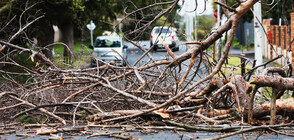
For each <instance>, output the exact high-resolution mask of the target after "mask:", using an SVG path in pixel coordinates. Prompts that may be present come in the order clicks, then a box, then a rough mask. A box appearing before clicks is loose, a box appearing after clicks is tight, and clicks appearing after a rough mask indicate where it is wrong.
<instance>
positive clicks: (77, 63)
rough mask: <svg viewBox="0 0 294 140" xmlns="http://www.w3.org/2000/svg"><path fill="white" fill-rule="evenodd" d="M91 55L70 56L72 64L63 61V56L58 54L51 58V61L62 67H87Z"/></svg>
mask: <svg viewBox="0 0 294 140" xmlns="http://www.w3.org/2000/svg"><path fill="white" fill-rule="evenodd" d="M90 61H91V57H90V56H82V55H80V56H75V57H73V58H72V64H66V63H64V57H63V56H58V57H54V58H53V63H54V64H56V65H57V66H58V67H60V68H63V69H69V68H77V67H87V66H89V65H90Z"/></svg>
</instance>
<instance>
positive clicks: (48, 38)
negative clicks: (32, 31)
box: [37, 25, 54, 60]
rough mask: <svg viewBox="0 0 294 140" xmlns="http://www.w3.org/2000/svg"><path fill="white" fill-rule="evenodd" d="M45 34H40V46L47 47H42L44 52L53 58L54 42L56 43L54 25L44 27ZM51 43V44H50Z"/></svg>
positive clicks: (38, 38)
mask: <svg viewBox="0 0 294 140" xmlns="http://www.w3.org/2000/svg"><path fill="white" fill-rule="evenodd" d="M42 30H43V35H41V36H38V37H37V40H38V46H39V47H46V48H42V53H43V54H44V55H45V56H46V57H47V58H48V59H50V60H52V59H53V54H52V50H53V45H50V44H53V43H54V30H53V26H52V25H48V26H47V27H45V28H43V29H42ZM48 45H49V46H48Z"/></svg>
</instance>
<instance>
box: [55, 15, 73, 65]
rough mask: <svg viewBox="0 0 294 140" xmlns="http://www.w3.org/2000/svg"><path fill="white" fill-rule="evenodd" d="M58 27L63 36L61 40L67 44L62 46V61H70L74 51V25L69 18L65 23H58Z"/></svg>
mask: <svg viewBox="0 0 294 140" xmlns="http://www.w3.org/2000/svg"><path fill="white" fill-rule="evenodd" d="M58 26H59V27H60V31H61V34H62V37H63V42H64V43H65V44H66V45H67V46H65V47H64V52H63V56H64V62H65V63H68V64H70V63H72V56H73V53H74V31H73V30H74V25H73V23H72V22H71V21H70V20H69V21H68V22H66V23H63V24H60V25H58Z"/></svg>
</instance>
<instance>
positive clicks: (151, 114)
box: [0, 0, 294, 132]
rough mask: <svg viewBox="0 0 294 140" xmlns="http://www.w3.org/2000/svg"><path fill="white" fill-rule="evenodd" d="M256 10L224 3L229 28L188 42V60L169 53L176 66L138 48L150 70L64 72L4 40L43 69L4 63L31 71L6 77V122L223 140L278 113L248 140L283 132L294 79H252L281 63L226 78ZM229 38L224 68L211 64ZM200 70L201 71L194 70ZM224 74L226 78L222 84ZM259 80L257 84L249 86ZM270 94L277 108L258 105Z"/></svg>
mask: <svg viewBox="0 0 294 140" xmlns="http://www.w3.org/2000/svg"><path fill="white" fill-rule="evenodd" d="M177 2H178V1H175V3H177ZM256 2H257V0H248V1H244V2H241V3H240V6H239V7H238V8H236V9H230V8H228V7H227V6H226V5H225V4H224V3H220V2H218V4H220V5H222V6H223V7H224V9H223V10H224V13H225V14H226V15H227V16H228V17H229V18H228V20H227V22H226V23H225V24H224V25H223V26H221V27H220V28H218V29H217V30H216V31H214V32H213V33H212V34H211V35H210V36H209V37H208V38H207V39H206V40H204V41H202V42H188V43H187V44H192V46H191V47H190V49H189V50H188V51H187V52H185V53H183V54H181V55H180V56H177V55H175V54H174V53H173V52H172V51H171V50H170V49H169V47H168V46H167V45H164V46H165V49H166V50H167V53H168V55H169V56H170V57H169V59H168V60H164V61H156V60H155V59H154V58H152V56H151V55H148V52H149V51H150V50H152V47H151V48H150V50H148V51H146V50H145V49H144V48H143V47H141V46H139V45H138V44H135V43H134V42H133V43H134V45H136V46H138V47H139V48H140V49H142V50H143V51H144V54H143V55H144V56H145V55H147V56H148V57H149V58H150V61H148V62H147V63H145V64H141V65H137V66H126V67H120V66H114V65H112V64H105V65H103V66H98V67H94V68H82V69H67V70H63V69H61V68H59V67H58V66H56V65H55V64H54V63H53V62H52V61H51V60H49V59H48V58H46V57H45V55H43V54H42V52H41V51H35V50H32V49H27V48H24V47H21V46H18V45H15V44H12V43H10V41H7V40H6V41H5V40H0V44H1V48H2V49H5V48H9V49H10V50H12V51H10V52H13V53H14V54H18V53H27V54H29V58H30V60H29V61H33V62H34V63H36V67H38V68H37V69H31V68H27V67H25V66H23V65H19V64H18V63H16V62H15V61H13V60H12V59H10V58H9V57H10V56H11V54H12V53H7V54H5V55H4V56H3V57H5V58H6V59H5V60H7V61H3V62H1V63H3V64H6V65H8V64H9V65H14V66H18V67H19V68H21V69H23V73H19V72H10V71H5V70H0V71H1V73H2V77H3V78H4V79H5V81H4V80H3V81H4V82H2V83H1V85H0V91H1V92H0V99H1V101H0V104H1V108H0V114H2V115H1V116H0V117H1V119H2V120H15V119H16V118H18V117H20V116H22V115H29V114H33V115H34V116H36V115H38V116H39V117H40V120H42V121H43V122H44V123H49V122H55V121H59V122H60V123H62V124H63V125H66V124H68V123H72V124H73V125H78V124H81V123H82V124H84V123H85V122H86V120H87V122H91V125H94V124H96V125H97V124H116V123H119V124H121V125H124V124H125V125H127V124H134V125H135V126H146V125H176V126H178V127H182V128H185V129H193V130H207V131H219V132H223V131H235V130H236V129H237V130H238V128H240V127H234V126H232V127H229V128H224V127H226V126H225V125H222V124H233V123H236V121H237V122H238V121H240V120H241V122H242V124H243V123H244V122H246V121H247V122H248V123H249V124H255V125H256V124H262V123H263V122H261V121H258V120H259V119H264V116H266V115H268V114H270V113H271V117H270V124H271V125H270V126H267V127H256V128H255V127H254V129H253V128H248V130H246V129H244V131H243V132H246V131H250V130H255V129H265V128H271V127H273V128H275V127H277V126H275V125H274V124H275V123H279V121H278V120H277V119H276V113H283V114H286V116H288V117H291V116H292V115H291V114H292V112H293V108H294V105H293V98H289V99H284V100H280V99H279V98H280V97H281V96H282V95H283V94H284V93H285V91H288V90H293V89H294V79H293V78H289V76H290V74H289V73H288V72H287V70H285V69H282V68H266V69H264V71H263V75H259V76H253V77H252V73H253V72H255V71H256V70H257V69H258V68H260V67H263V66H266V65H267V64H268V63H269V62H272V61H274V60H276V59H279V58H280V56H279V57H277V58H274V59H273V60H271V61H269V62H267V63H265V64H263V65H259V66H255V63H254V62H253V64H252V65H253V68H252V69H250V70H248V72H247V73H246V74H245V75H243V76H240V75H230V76H225V75H224V73H223V72H222V71H221V68H222V66H223V64H224V62H225V60H226V59H227V58H228V57H229V56H228V53H229V50H230V46H231V43H232V41H233V38H234V34H235V32H236V29H237V26H238V24H239V22H240V19H241V17H242V16H243V15H244V14H245V13H246V12H247V11H248V10H249V9H250V8H251V7H252V6H253V5H254V4H255V3H256ZM172 6H174V5H172ZM169 9H170V10H172V9H173V8H172V7H171V8H169ZM24 27H25V26H24ZM228 31H230V32H229V37H228V39H227V40H226V43H225V46H224V50H223V55H222V57H221V58H220V60H219V61H218V62H209V59H206V57H205V56H206V55H207V54H205V53H204V51H205V50H207V49H208V47H209V46H210V45H211V44H213V43H214V42H215V41H216V40H217V39H219V38H220V37H221V36H222V35H223V34H225V33H226V32H228ZM131 42H132V41H131ZM2 49H1V50H2ZM8 52H9V51H8ZM1 60H3V59H1ZM186 60H190V61H189V64H188V66H187V70H186V71H184V72H183V70H182V69H181V68H182V67H183V66H184V65H185V64H184V61H186ZM40 63H41V64H40ZM195 63H198V64H197V65H196V66H194V64H195ZM204 63H209V64H210V66H211V68H208V71H207V75H205V78H201V79H200V80H195V79H194V77H195V76H194V75H197V73H198V72H199V69H200V65H203V64H204ZM209 64H206V65H209ZM289 67H292V66H291V65H289ZM209 69H211V71H209ZM181 72H183V73H181ZM191 73H192V74H191ZM269 73H278V74H279V75H280V76H277V75H268V74H269ZM189 74H191V75H193V76H189ZM217 74H220V75H223V77H222V78H218V77H214V76H215V75H217ZM11 75H28V76H30V78H28V80H27V82H25V83H24V84H23V83H19V82H17V81H16V80H14V79H13V78H12V77H11ZM251 77H252V80H251V81H249V80H250V79H251ZM262 87H272V89H273V92H272V95H271V99H270V101H271V102H270V103H269V102H261V103H256V98H255V94H256V93H257V92H258V89H259V88H262ZM259 95H261V96H263V95H262V94H259ZM276 99H278V101H276ZM77 120H79V121H77ZM279 120H280V122H281V121H283V123H290V124H287V126H291V125H292V122H291V121H290V120H291V119H288V120H287V119H283V120H281V119H279ZM195 122H198V123H205V124H208V125H210V124H214V125H215V127H209V128H208V127H207V125H206V127H203V126H201V127H198V126H197V127H196V126H192V125H193V123H195Z"/></svg>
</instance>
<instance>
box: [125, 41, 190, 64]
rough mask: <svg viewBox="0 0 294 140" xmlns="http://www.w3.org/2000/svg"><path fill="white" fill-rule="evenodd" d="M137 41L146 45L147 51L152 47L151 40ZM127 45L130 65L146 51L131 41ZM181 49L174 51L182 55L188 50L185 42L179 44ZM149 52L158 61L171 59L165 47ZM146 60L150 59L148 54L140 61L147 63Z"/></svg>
mask: <svg viewBox="0 0 294 140" xmlns="http://www.w3.org/2000/svg"><path fill="white" fill-rule="evenodd" d="M136 43H137V44H139V45H140V46H142V47H144V48H145V50H146V51H147V50H149V49H150V42H149V41H137V42H136ZM125 45H127V46H128V49H127V60H128V62H129V64H130V65H133V64H134V63H135V62H136V61H137V60H138V59H139V58H140V57H141V56H142V55H143V53H144V52H143V51H142V50H140V49H139V48H137V47H136V46H134V45H133V44H131V43H126V44H125ZM179 49H180V50H179V51H176V52H174V53H175V54H176V55H180V54H182V53H184V52H186V45H183V42H181V44H179ZM149 54H150V55H151V56H152V57H153V58H154V59H155V60H157V61H162V60H167V59H171V58H170V57H169V56H168V54H167V52H166V50H164V49H161V50H160V49H159V50H157V51H156V52H154V51H151V52H150V53H149ZM146 61H149V57H148V56H147V55H146V56H145V57H144V58H142V60H141V61H140V63H145V62H146Z"/></svg>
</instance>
